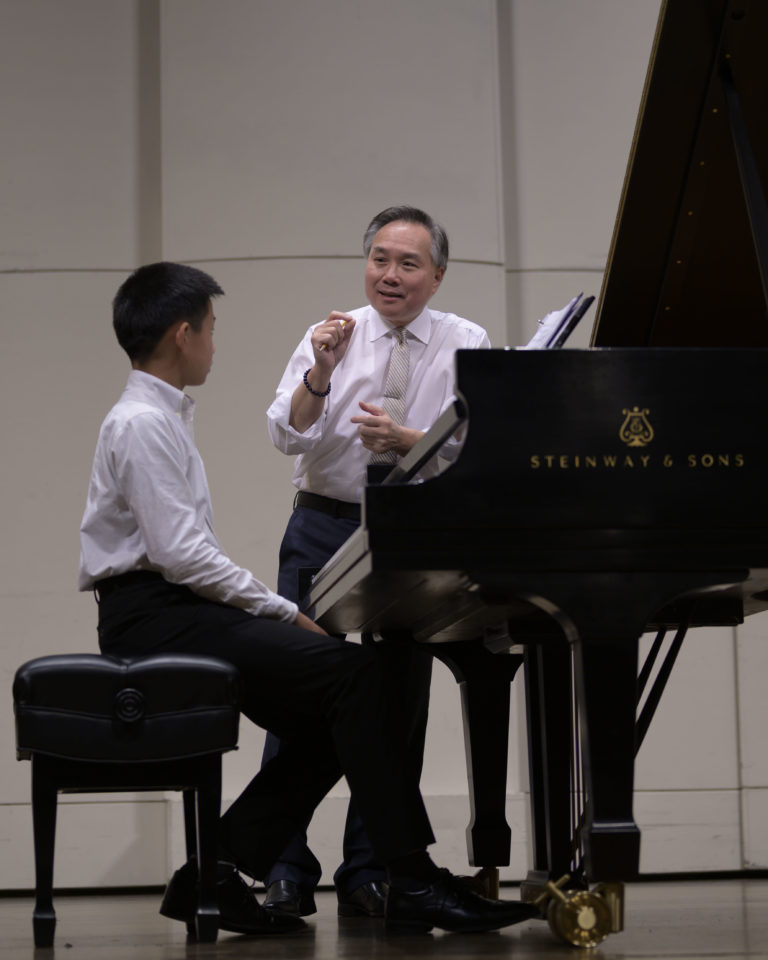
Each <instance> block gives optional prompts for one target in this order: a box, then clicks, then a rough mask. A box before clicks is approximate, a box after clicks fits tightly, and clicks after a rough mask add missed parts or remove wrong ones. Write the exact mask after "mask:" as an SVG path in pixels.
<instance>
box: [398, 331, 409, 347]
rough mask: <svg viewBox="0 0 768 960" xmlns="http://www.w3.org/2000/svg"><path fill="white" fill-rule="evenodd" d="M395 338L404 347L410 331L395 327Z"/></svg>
mask: <svg viewBox="0 0 768 960" xmlns="http://www.w3.org/2000/svg"><path fill="white" fill-rule="evenodd" d="M395 336H396V337H397V339H398V341H399V342H400V344H401V345H402V344H404V343H405V341H406V340H407V338H408V331H407V330H406V329H405V327H395Z"/></svg>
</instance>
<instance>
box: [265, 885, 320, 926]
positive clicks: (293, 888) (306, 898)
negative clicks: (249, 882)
mask: <svg viewBox="0 0 768 960" xmlns="http://www.w3.org/2000/svg"><path fill="white" fill-rule="evenodd" d="M264 909H265V910H268V911H269V912H270V913H274V914H277V915H283V916H286V917H308V916H309V915H310V913H317V907H316V906H315V895H314V891H313V890H312V889H311V887H302V886H299V884H298V883H294V882H293V880H275V882H274V883H270V885H269V886H268V887H267V895H266V896H265V897H264Z"/></svg>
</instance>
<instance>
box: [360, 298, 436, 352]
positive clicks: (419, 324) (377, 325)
mask: <svg viewBox="0 0 768 960" xmlns="http://www.w3.org/2000/svg"><path fill="white" fill-rule="evenodd" d="M371 315H372V317H373V323H372V324H371V333H370V339H371V342H373V341H374V340H379V339H380V338H381V337H385V336H386V335H387V334H388V333H389V332H390V330H394V329H395V327H394V325H393V324H391V323H390V322H389V321H388V320H386V319H385V318H384V317H382V316H381V314H380V313H379V312H378V310H374V309H373V307H371ZM405 329H406V330H407V331H408V333H409V334H410V336H412V337H415V338H416V339H417V340H420V341H421V342H422V343H429V334H430V330H431V329H432V324H431V321H430V316H429V309H428V308H427V307H424V309H423V310H422V311H421V313H420V314H419V315H418V317H414V318H413V320H411V322H410V323H409V324H408V326H407V327H406V328H405Z"/></svg>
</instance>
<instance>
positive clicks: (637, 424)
mask: <svg viewBox="0 0 768 960" xmlns="http://www.w3.org/2000/svg"><path fill="white" fill-rule="evenodd" d="M621 412H622V413H623V414H624V423H622V425H621V428H620V429H619V439H620V440H621V441H622V443H626V445H627V446H628V447H647V446H648V444H649V443H650V442H651V440H653V436H654V434H653V427H652V426H651V423H650V421H649V419H648V414H649V413H650V410H649V409H648V407H643V409H642V410H641V409H640V408H639V407H632V409H631V410H628V409H627V408H626V407H624V409H623V410H622V411H621Z"/></svg>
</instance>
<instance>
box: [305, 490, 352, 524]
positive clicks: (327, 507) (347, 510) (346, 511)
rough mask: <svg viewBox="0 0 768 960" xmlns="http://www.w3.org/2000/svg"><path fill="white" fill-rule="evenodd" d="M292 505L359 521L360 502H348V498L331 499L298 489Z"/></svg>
mask: <svg viewBox="0 0 768 960" xmlns="http://www.w3.org/2000/svg"><path fill="white" fill-rule="evenodd" d="M293 505H294V507H309V509H310V510H319V511H320V512H321V513H327V514H329V515H330V516H332V517H340V518H341V519H342V520H354V521H355V522H356V523H360V504H359V503H350V501H349V500H333V499H332V498H331V497H321V496H320V494H319V493H310V492H309V491H308V490H299V492H298V493H297V494H296V499H295V500H294V502H293Z"/></svg>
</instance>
